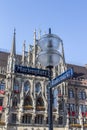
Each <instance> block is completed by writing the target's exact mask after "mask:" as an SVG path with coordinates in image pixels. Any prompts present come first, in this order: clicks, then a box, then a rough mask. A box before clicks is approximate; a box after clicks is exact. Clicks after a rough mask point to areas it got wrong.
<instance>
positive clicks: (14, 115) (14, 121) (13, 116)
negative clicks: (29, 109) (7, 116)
mask: <svg viewBox="0 0 87 130" xmlns="http://www.w3.org/2000/svg"><path fill="white" fill-rule="evenodd" d="M16 120H17V115H16V114H14V113H13V114H12V123H16Z"/></svg>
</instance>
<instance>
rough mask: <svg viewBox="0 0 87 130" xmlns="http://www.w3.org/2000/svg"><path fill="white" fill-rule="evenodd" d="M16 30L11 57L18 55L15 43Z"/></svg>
mask: <svg viewBox="0 0 87 130" xmlns="http://www.w3.org/2000/svg"><path fill="white" fill-rule="evenodd" d="M15 31H16V30H15V28H14V35H13V42H12V48H11V56H15V55H16V43H15V35H16V33H15Z"/></svg>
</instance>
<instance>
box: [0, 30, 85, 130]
mask: <svg viewBox="0 0 87 130" xmlns="http://www.w3.org/2000/svg"><path fill="white" fill-rule="evenodd" d="M38 39H39V38H38ZM38 39H37V38H36V31H35V32H34V38H33V45H29V49H28V51H26V47H25V42H24V44H23V50H22V54H21V55H18V54H16V45H15V44H16V42H15V32H14V35H13V42H12V48H11V52H10V53H8V52H5V51H0V130H48V98H47V97H48V91H47V87H48V78H46V77H40V76H38V77H37V76H34V75H26V74H20V73H15V72H14V66H15V65H22V66H27V67H34V68H40V69H46V68H45V67H42V66H41V64H40V63H37V61H36V55H37V53H38V46H37V42H38ZM60 48H61V52H62V57H63V60H62V61H60V63H59V64H58V66H56V67H54V68H53V74H52V78H55V77H57V76H58V75H60V74H61V73H63V72H64V71H65V70H67V69H68V68H71V67H72V68H73V69H74V76H73V78H70V79H69V80H67V81H66V82H62V83H61V84H60V85H58V86H56V87H55V88H53V90H52V93H53V104H52V111H53V127H54V130H69V129H72V130H74V129H76V130H83V129H84V130H86V129H87V65H85V66H84V67H83V66H77V65H72V64H67V63H66V62H65V58H64V47H63V43H62V44H61V45H60ZM43 60H44V59H43Z"/></svg>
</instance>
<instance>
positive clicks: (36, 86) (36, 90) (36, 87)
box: [35, 83, 41, 93]
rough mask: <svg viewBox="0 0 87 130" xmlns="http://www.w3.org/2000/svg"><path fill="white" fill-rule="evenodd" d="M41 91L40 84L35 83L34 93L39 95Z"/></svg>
mask: <svg viewBox="0 0 87 130" xmlns="http://www.w3.org/2000/svg"><path fill="white" fill-rule="evenodd" d="M40 91H41V84H40V83H37V84H36V85H35V92H36V93H39V92H40Z"/></svg>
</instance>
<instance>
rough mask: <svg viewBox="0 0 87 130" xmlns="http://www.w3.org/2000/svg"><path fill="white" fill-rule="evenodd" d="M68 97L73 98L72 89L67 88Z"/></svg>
mask: <svg viewBox="0 0 87 130" xmlns="http://www.w3.org/2000/svg"><path fill="white" fill-rule="evenodd" d="M68 94H69V98H74V92H73V89H68Z"/></svg>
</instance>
